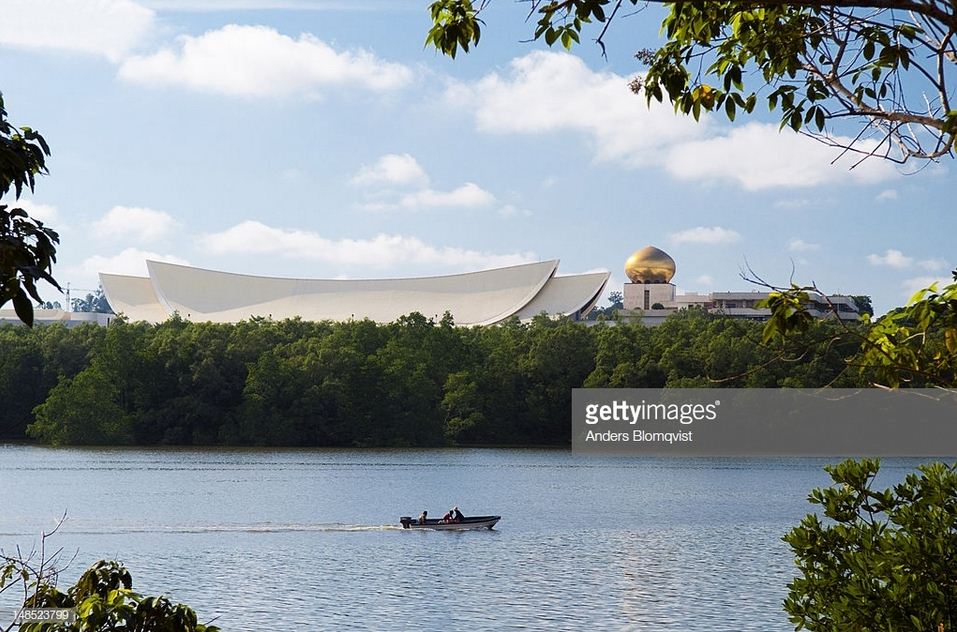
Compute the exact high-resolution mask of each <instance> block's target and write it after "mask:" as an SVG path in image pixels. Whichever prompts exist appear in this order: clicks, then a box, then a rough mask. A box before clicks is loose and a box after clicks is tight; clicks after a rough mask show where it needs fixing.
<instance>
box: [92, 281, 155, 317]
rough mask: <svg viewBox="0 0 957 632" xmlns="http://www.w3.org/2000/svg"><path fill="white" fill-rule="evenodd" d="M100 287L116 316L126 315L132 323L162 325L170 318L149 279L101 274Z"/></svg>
mask: <svg viewBox="0 0 957 632" xmlns="http://www.w3.org/2000/svg"><path fill="white" fill-rule="evenodd" d="M100 285H101V286H103V292H104V293H105V294H106V300H108V301H109V302H110V307H112V308H113V313H114V314H124V315H125V316H126V317H127V318H129V319H130V320H131V321H133V322H136V321H140V320H145V321H146V322H148V323H153V324H156V323H161V322H163V321H165V320H166V319H168V318H169V317H170V313H169V312H167V311H166V309H165V308H164V307H163V305H162V304H161V303H160V302H159V299H158V298H157V297H156V292H154V291H153V282H152V281H151V280H150V279H148V278H147V277H135V276H126V275H123V274H104V273H102V272H101V273H100Z"/></svg>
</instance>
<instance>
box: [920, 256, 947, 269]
mask: <svg viewBox="0 0 957 632" xmlns="http://www.w3.org/2000/svg"><path fill="white" fill-rule="evenodd" d="M917 265H918V266H920V267H921V268H923V269H924V270H928V271H930V272H936V271H938V270H946V269H947V268H948V267H950V266H948V264H947V262H946V261H944V260H943V259H924V260H922V261H918V262H917Z"/></svg>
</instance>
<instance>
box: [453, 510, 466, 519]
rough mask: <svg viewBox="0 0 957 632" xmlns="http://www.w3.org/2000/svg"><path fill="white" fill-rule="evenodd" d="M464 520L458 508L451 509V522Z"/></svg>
mask: <svg viewBox="0 0 957 632" xmlns="http://www.w3.org/2000/svg"><path fill="white" fill-rule="evenodd" d="M463 520H465V516H463V515H462V512H461V511H459V508H458V507H452V522H462V521H463Z"/></svg>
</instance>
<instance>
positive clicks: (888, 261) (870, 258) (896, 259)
mask: <svg viewBox="0 0 957 632" xmlns="http://www.w3.org/2000/svg"><path fill="white" fill-rule="evenodd" d="M867 262H868V263H870V264H871V265H872V266H888V267H891V268H900V269H903V268H909V267H911V265H913V263H914V258H913V257H908V256H906V255H905V254H904V253H903V252H901V251H900V250H894V249H893V248H888V249H887V250H885V251H884V254H883V255H873V254H872V255H867Z"/></svg>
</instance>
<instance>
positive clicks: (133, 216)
mask: <svg viewBox="0 0 957 632" xmlns="http://www.w3.org/2000/svg"><path fill="white" fill-rule="evenodd" d="M178 226H179V223H178V222H177V221H176V220H175V219H173V217H172V216H171V215H170V214H169V213H166V212H165V211H155V210H153V209H151V208H142V207H138V206H114V207H113V208H111V209H110V210H109V211H107V212H106V214H105V215H103V217H101V218H100V219H99V220H97V221H96V222H95V223H94V224H93V229H94V230H95V231H96V233H97V235H98V236H102V237H108V238H114V239H115V238H124V239H129V240H132V241H136V242H140V243H146V242H151V241H157V240H159V239H162V238H164V237H167V236H168V235H170V234H171V233H172V232H173V231H174V230H175V229H176V228H177V227H178Z"/></svg>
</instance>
